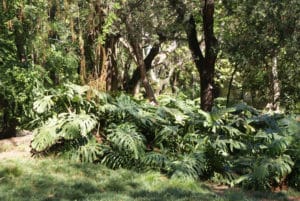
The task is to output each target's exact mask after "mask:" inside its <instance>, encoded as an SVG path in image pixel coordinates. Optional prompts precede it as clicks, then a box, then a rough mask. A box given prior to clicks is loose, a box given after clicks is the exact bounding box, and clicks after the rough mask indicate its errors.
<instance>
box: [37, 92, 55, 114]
mask: <svg viewBox="0 0 300 201" xmlns="http://www.w3.org/2000/svg"><path fill="white" fill-rule="evenodd" d="M52 98H53V95H49V96H44V97H43V98H41V99H38V100H36V101H35V102H34V103H33V110H34V111H36V112H37V113H39V114H42V113H44V112H46V111H49V110H50V109H51V107H52V106H53V105H54V101H53V100H52Z"/></svg>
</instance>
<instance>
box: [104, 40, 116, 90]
mask: <svg viewBox="0 0 300 201" xmlns="http://www.w3.org/2000/svg"><path fill="white" fill-rule="evenodd" d="M118 39H119V36H113V35H111V36H109V37H108V38H107V41H106V44H105V49H106V51H107V62H106V65H108V66H107V77H106V91H116V90H117V89H118V83H119V82H118V68H117V58H116V57H117V55H116V43H117V42H118Z"/></svg>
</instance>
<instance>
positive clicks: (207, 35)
mask: <svg viewBox="0 0 300 201" xmlns="http://www.w3.org/2000/svg"><path fill="white" fill-rule="evenodd" d="M202 12H203V29H204V40H205V60H204V67H203V69H200V71H201V73H200V79H201V108H202V109H203V110H205V111H211V109H212V106H213V101H214V98H215V97H214V91H213V90H214V75H215V62H216V59H217V54H218V52H217V43H218V41H217V39H216V38H215V36H214V0H205V1H204V8H203V11H202Z"/></svg>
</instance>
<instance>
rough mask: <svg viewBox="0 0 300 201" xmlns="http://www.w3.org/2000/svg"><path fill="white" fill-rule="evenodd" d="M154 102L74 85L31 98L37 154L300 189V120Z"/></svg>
mask: <svg viewBox="0 0 300 201" xmlns="http://www.w3.org/2000/svg"><path fill="white" fill-rule="evenodd" d="M158 100H159V103H160V104H159V105H158V106H153V105H151V104H149V103H147V102H145V101H141V100H136V99H134V98H132V97H130V96H128V95H125V94H112V95H109V94H106V93H102V92H98V91H93V90H92V89H90V88H88V87H85V86H77V85H73V84H68V85H65V86H64V87H62V88H60V89H56V90H53V91H48V92H47V94H44V95H43V96H41V97H40V98H37V100H36V102H35V103H34V109H35V111H36V117H37V118H36V120H35V121H33V123H34V124H37V125H39V126H38V127H37V128H36V129H35V131H34V132H35V137H34V139H33V141H32V143H31V146H32V152H33V153H34V154H35V155H48V154H56V155H61V156H62V157H70V158H71V159H74V160H76V161H82V162H93V163H101V164H104V165H106V166H108V167H110V168H113V169H117V168H128V169H134V170H137V171H145V170H158V171H160V172H162V173H163V174H165V175H167V176H168V177H171V178H177V177H179V178H193V179H199V178H200V179H204V180H212V181H214V182H217V183H223V184H228V185H230V186H234V185H241V186H243V187H245V188H251V189H260V190H261V189H271V188H276V187H282V186H285V185H289V186H294V187H296V188H298V189H300V177H299V175H300V148H299V147H300V136H299V135H300V126H299V124H300V122H299V121H297V120H296V117H295V116H293V115H282V114H264V113H262V112H260V111H258V110H256V109H255V108H252V107H250V106H248V105H246V104H244V103H240V104H237V105H235V106H233V107H230V108H225V107H223V106H222V104H216V106H215V108H214V109H213V111H212V112H211V113H207V112H204V111H202V110H200V109H199V106H198V105H199V103H198V101H197V100H190V99H187V98H186V97H185V96H183V95H178V96H177V97H171V96H167V95H165V96H161V97H159V98H158Z"/></svg>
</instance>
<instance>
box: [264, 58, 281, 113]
mask: <svg viewBox="0 0 300 201" xmlns="http://www.w3.org/2000/svg"><path fill="white" fill-rule="evenodd" d="M277 62H278V61H277V57H276V56H274V57H273V58H272V67H271V69H270V70H271V71H270V102H269V103H268V104H267V106H266V108H267V109H269V110H272V111H276V112H279V111H280V108H279V106H280V100H279V99H280V85H279V79H278V63H277Z"/></svg>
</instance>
